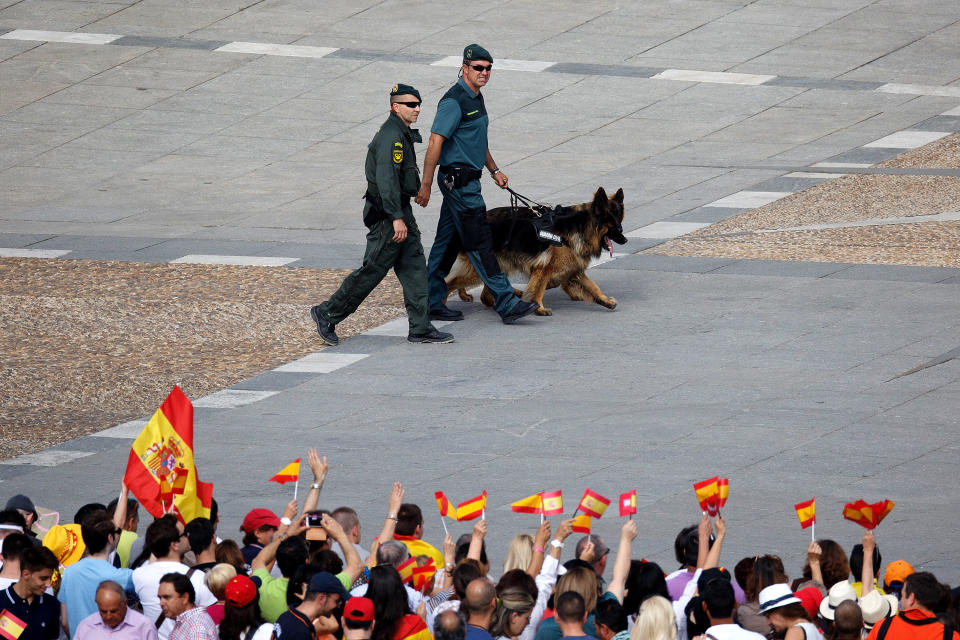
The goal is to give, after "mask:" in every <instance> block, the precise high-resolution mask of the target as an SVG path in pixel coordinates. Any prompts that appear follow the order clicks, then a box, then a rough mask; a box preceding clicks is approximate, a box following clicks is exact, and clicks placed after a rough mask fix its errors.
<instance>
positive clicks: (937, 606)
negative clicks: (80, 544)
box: [21, 560, 950, 613]
mask: <svg viewBox="0 0 960 640" xmlns="http://www.w3.org/2000/svg"><path fill="white" fill-rule="evenodd" d="M22 562H23V561H22V560H21V563H22ZM903 593H904V594H906V595H913V596H914V597H915V598H916V599H917V602H918V603H920V606H921V607H923V608H924V609H927V610H928V611H932V612H933V613H941V612H942V611H945V610H946V607H945V606H944V605H945V604H947V603H949V600H948V598H949V597H950V589H949V588H948V587H947V586H946V585H943V584H940V582H939V581H938V580H937V578H936V576H934V575H933V574H932V573H930V572H929V571H918V572H916V573H911V574H910V575H909V576H907V579H906V580H904V581H903Z"/></svg>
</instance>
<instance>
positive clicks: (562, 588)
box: [553, 567, 672, 615]
mask: <svg viewBox="0 0 960 640" xmlns="http://www.w3.org/2000/svg"><path fill="white" fill-rule="evenodd" d="M567 591H576V592H577V593H579V594H580V597H581V598H583V604H584V605H585V607H586V611H587V615H589V614H591V613H593V610H594V609H596V608H597V595H598V594H597V572H596V571H594V570H593V569H592V568H591V567H573V568H572V569H570V570H568V571H567V572H566V573H565V574H563V575H562V576H560V579H559V580H557V587H556V589H554V590H553V592H554V593H555V594H556V595H557V596H559V595H560V594H561V593H566V592H567ZM671 610H672V609H671Z"/></svg>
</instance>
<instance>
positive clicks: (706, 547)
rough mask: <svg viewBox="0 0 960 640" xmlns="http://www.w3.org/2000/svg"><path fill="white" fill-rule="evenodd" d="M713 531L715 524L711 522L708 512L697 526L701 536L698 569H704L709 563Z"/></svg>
mask: <svg viewBox="0 0 960 640" xmlns="http://www.w3.org/2000/svg"><path fill="white" fill-rule="evenodd" d="M711 531H713V525H711V524H710V516H708V515H707V514H706V513H704V514H703V517H702V518H700V524H699V525H698V526H697V534H698V536H699V538H700V545H699V546H698V547H697V569H703V568H704V567H705V566H706V564H707V555H708V554H709V553H710V532H711Z"/></svg>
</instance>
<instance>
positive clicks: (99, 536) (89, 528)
mask: <svg viewBox="0 0 960 640" xmlns="http://www.w3.org/2000/svg"><path fill="white" fill-rule="evenodd" d="M116 532H117V525H115V524H113V518H111V517H110V514H109V513H107V510H106V509H98V510H96V511H91V512H90V513H88V514H87V517H86V518H85V519H84V521H83V523H82V524H81V525H80V537H81V538H83V544H84V545H85V546H86V547H87V552H88V553H91V554H93V553H100V552H101V551H103V550H104V549H106V548H107V545H108V544H110V536H111V535H113V534H115V533H116Z"/></svg>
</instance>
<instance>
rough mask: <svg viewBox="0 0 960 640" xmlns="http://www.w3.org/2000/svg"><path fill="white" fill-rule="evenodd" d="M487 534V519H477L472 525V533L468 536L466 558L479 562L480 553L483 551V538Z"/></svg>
mask: <svg viewBox="0 0 960 640" xmlns="http://www.w3.org/2000/svg"><path fill="white" fill-rule="evenodd" d="M486 535H487V521H486V520H477V524H475V525H473V535H472V536H471V538H470V548H469V549H468V550H467V558H468V559H470V560H476V561H477V562H480V553H481V552H482V551H483V539H484V537H486Z"/></svg>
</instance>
